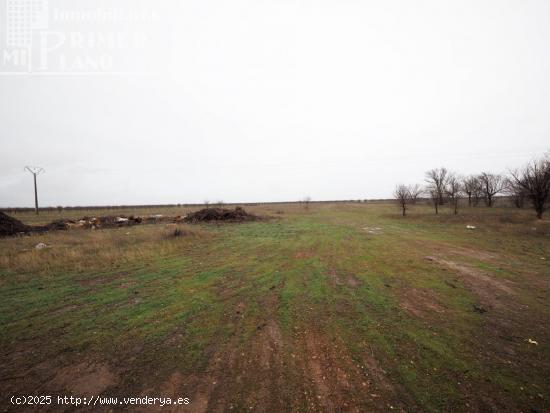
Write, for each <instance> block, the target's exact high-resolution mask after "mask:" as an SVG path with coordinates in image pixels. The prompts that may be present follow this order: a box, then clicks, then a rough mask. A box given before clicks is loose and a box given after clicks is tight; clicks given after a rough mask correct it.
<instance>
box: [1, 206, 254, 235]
mask: <svg viewBox="0 0 550 413" xmlns="http://www.w3.org/2000/svg"><path fill="white" fill-rule="evenodd" d="M258 219H260V218H259V217H258V216H256V215H253V214H249V213H248V212H246V211H245V210H244V209H242V208H241V207H236V208H235V209H224V208H205V209H201V210H200V211H197V212H192V213H190V214H187V215H179V216H176V217H169V216H164V215H160V214H156V215H148V216H133V215H130V216H125V215H120V216H115V215H113V216H103V217H92V218H90V217H84V218H82V219H78V220H73V219H58V220H55V221H52V222H50V223H49V224H47V225H43V226H29V225H25V224H23V223H22V222H21V221H19V220H17V219H15V218H12V217H10V216H9V215H6V214H4V213H3V212H0V237H5V236H12V235H19V234H29V233H31V232H46V231H60V230H61V231H62V230H70V229H78V228H80V229H102V228H119V227H129V226H133V225H139V224H160V223H199V222H216V221H226V222H244V221H256V220H258Z"/></svg>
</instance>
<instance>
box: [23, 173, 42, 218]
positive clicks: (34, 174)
mask: <svg viewBox="0 0 550 413" xmlns="http://www.w3.org/2000/svg"><path fill="white" fill-rule="evenodd" d="M25 170H26V171H28V172H30V173H31V174H32V176H33V178H34V212H36V215H38V189H37V188H36V176H37V175H40V174H41V173H42V172H46V171H44V169H43V168H40V167H38V166H25Z"/></svg>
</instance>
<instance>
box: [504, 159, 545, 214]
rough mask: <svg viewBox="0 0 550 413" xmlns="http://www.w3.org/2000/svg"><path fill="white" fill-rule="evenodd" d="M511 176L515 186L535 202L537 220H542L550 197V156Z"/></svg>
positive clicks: (528, 165)
mask: <svg viewBox="0 0 550 413" xmlns="http://www.w3.org/2000/svg"><path fill="white" fill-rule="evenodd" d="M511 175H512V179H513V180H514V182H515V185H518V186H520V187H522V188H523V189H524V190H525V191H526V193H527V194H528V196H529V199H531V201H532V202H533V207H534V208H535V211H536V213H537V218H538V219H542V214H544V211H545V210H546V207H545V204H546V201H547V200H548V198H549V196H550V156H546V157H544V158H541V159H537V160H534V161H531V162H529V163H528V164H527V165H525V166H524V167H523V168H522V169H521V170H519V171H512V172H511Z"/></svg>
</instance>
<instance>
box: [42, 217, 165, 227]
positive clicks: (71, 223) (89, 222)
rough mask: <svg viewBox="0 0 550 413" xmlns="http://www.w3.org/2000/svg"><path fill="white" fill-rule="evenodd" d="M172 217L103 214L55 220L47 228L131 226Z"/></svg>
mask: <svg viewBox="0 0 550 413" xmlns="http://www.w3.org/2000/svg"><path fill="white" fill-rule="evenodd" d="M170 221H171V220H170V218H167V217H164V216H163V215H149V216H144V217H141V216H134V215H130V216H125V215H121V216H114V215H112V216H111V215H109V216H103V217H92V218H90V217H84V218H82V219H79V220H72V219H60V220H57V221H53V222H51V223H49V224H48V225H46V228H47V229H49V230H65V229H74V228H85V229H100V228H119V227H129V226H133V225H139V224H142V223H146V224H158V223H161V222H170Z"/></svg>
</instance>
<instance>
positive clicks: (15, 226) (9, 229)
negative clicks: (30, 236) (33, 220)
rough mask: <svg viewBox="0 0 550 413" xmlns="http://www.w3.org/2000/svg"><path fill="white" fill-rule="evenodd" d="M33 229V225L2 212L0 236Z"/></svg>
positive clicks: (0, 214)
mask: <svg viewBox="0 0 550 413" xmlns="http://www.w3.org/2000/svg"><path fill="white" fill-rule="evenodd" d="M31 231H32V227H30V226H28V225H25V224H23V223H22V222H21V221H19V220H18V219H15V218H12V217H10V216H9V215H6V214H4V213H3V212H0V237H7V236H10V235H17V234H27V233H29V232H31Z"/></svg>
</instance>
